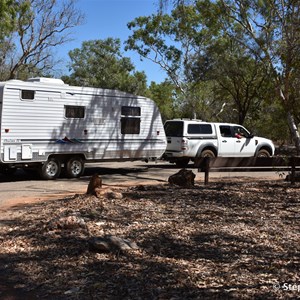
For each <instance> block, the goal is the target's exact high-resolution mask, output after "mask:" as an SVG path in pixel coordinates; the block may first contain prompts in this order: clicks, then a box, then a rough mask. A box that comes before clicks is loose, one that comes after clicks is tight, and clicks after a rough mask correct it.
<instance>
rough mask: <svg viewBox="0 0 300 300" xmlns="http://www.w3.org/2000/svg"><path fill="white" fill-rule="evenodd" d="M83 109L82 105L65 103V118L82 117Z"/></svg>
mask: <svg viewBox="0 0 300 300" xmlns="http://www.w3.org/2000/svg"><path fill="white" fill-rule="evenodd" d="M84 111H85V107H84V106H73V105H65V117H66V118H67V119H72V118H74V119H83V118H84Z"/></svg>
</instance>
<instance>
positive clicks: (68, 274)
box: [0, 181, 300, 299]
mask: <svg viewBox="0 0 300 300" xmlns="http://www.w3.org/2000/svg"><path fill="white" fill-rule="evenodd" d="M116 192H117V193H118V194H120V193H121V194H122V197H117V198H115V199H114V198H113V197H110V198H107V197H105V194H103V196H102V197H101V198H100V199H99V198H96V197H95V196H87V195H74V196H72V197H67V198H63V199H58V200H55V201H50V202H44V203H35V204H32V205H28V206H26V207H25V208H22V209H20V208H11V209H9V210H7V211H6V212H5V214H2V218H1V220H0V242H1V248H0V249H1V250H0V263H1V264H0V281H1V284H0V298H3V299H5V296H8V295H10V294H11V293H13V291H14V293H15V294H16V297H15V298H14V299H253V298H255V299H275V298H276V299H289V298H290V299H293V298H296V297H299V295H300V274H299V269H300V231H299V229H300V200H299V185H295V186H291V185H290V184H289V183H287V182H281V181H280V182H279V181H278V182H277V181H276V182H272V181H258V182H215V183H211V184H210V185H208V186H203V185H195V186H194V187H191V188H181V187H176V186H170V185H168V184H162V185H142V186H133V187H129V188H126V189H124V188H123V189H117V190H116ZM105 236H113V237H116V238H115V239H120V238H121V239H124V240H126V241H132V242H133V243H135V244H136V245H137V246H138V247H136V248H135V249H131V250H128V251H118V250H114V249H112V251H108V252H99V251H94V250H95V249H91V247H90V241H91V239H93V238H98V237H99V238H102V237H105ZM18 295H21V296H20V298H17V296H18ZM26 297H27V298H26Z"/></svg>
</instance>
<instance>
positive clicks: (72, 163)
mask: <svg viewBox="0 0 300 300" xmlns="http://www.w3.org/2000/svg"><path fill="white" fill-rule="evenodd" d="M65 171H66V175H67V176H68V177H70V178H78V177H80V176H81V175H82V174H83V172H84V162H83V160H82V158H80V157H79V156H75V157H72V158H70V159H69V160H68V162H67V164H66V170H65Z"/></svg>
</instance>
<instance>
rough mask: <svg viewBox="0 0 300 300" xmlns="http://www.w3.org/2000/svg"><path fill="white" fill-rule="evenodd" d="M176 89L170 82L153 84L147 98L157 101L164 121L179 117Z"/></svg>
mask: <svg viewBox="0 0 300 300" xmlns="http://www.w3.org/2000/svg"><path fill="white" fill-rule="evenodd" d="M174 93H175V87H174V84H172V83H171V82H170V81H167V80H166V81H164V82H162V83H155V82H153V81H152V82H151V84H150V86H149V90H148V93H147V96H148V97H149V98H151V99H152V100H154V101H155V103H156V104H157V106H158V108H159V110H160V113H161V115H162V119H163V121H166V120H169V119H173V118H175V117H177V114H178V113H177V110H178V108H177V107H176V103H175V100H174Z"/></svg>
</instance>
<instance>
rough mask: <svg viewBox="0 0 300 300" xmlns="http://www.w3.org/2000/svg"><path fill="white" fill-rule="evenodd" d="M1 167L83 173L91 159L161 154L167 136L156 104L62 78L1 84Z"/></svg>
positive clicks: (73, 174)
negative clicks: (85, 164)
mask: <svg viewBox="0 0 300 300" xmlns="http://www.w3.org/2000/svg"><path fill="white" fill-rule="evenodd" d="M0 111H1V114H0V129H1V131H0V137H1V156H0V171H1V170H2V171H8V170H11V169H12V168H18V167H21V168H24V167H29V168H32V167H35V168H38V169H39V170H40V174H41V176H42V177H43V178H46V179H52V178H56V177H57V176H59V174H60V171H61V167H64V168H65V171H66V173H67V174H68V175H69V176H70V177H79V176H80V175H81V174H82V172H83V166H84V162H87V161H91V162H92V161H124V160H147V159H155V158H159V157H160V156H161V155H162V154H163V153H164V151H165V148H166V136H165V133H164V128H163V124H162V120H161V116H160V112H159V110H158V108H157V106H156V105H155V103H154V102H153V101H152V100H150V99H148V98H145V97H140V96H135V95H132V94H128V93H124V92H120V91H116V90H106V89H96V88H88V87H75V86H69V85H67V84H64V82H63V81H61V80H60V79H48V78H34V79H30V80H28V81H20V80H10V81H7V82H2V83H0Z"/></svg>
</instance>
